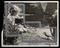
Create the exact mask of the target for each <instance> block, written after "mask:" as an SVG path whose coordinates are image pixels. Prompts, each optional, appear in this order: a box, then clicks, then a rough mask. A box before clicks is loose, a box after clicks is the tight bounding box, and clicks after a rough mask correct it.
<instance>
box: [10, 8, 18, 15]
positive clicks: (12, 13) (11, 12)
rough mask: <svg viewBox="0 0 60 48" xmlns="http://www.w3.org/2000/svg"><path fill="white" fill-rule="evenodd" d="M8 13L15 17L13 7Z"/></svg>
mask: <svg viewBox="0 0 60 48" xmlns="http://www.w3.org/2000/svg"><path fill="white" fill-rule="evenodd" d="M9 13H10V14H11V16H15V15H16V14H17V11H16V10H14V7H11V8H10V10H9Z"/></svg>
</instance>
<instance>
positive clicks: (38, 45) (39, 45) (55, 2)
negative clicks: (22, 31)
mask: <svg viewBox="0 0 60 48" xmlns="http://www.w3.org/2000/svg"><path fill="white" fill-rule="evenodd" d="M12 2H20V3H21V2H22V3H39V2H42V3H45V2H50V3H57V45H3V31H2V32H1V46H2V47H58V46H59V1H4V3H12Z"/></svg>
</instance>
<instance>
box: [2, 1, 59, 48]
mask: <svg viewBox="0 0 60 48" xmlns="http://www.w3.org/2000/svg"><path fill="white" fill-rule="evenodd" d="M3 18H4V19H3V29H2V34H1V37H2V39H1V44H2V46H3V47H57V46H59V31H58V30H59V28H58V27H59V19H58V18H59V2H58V1H4V16H3Z"/></svg>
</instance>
